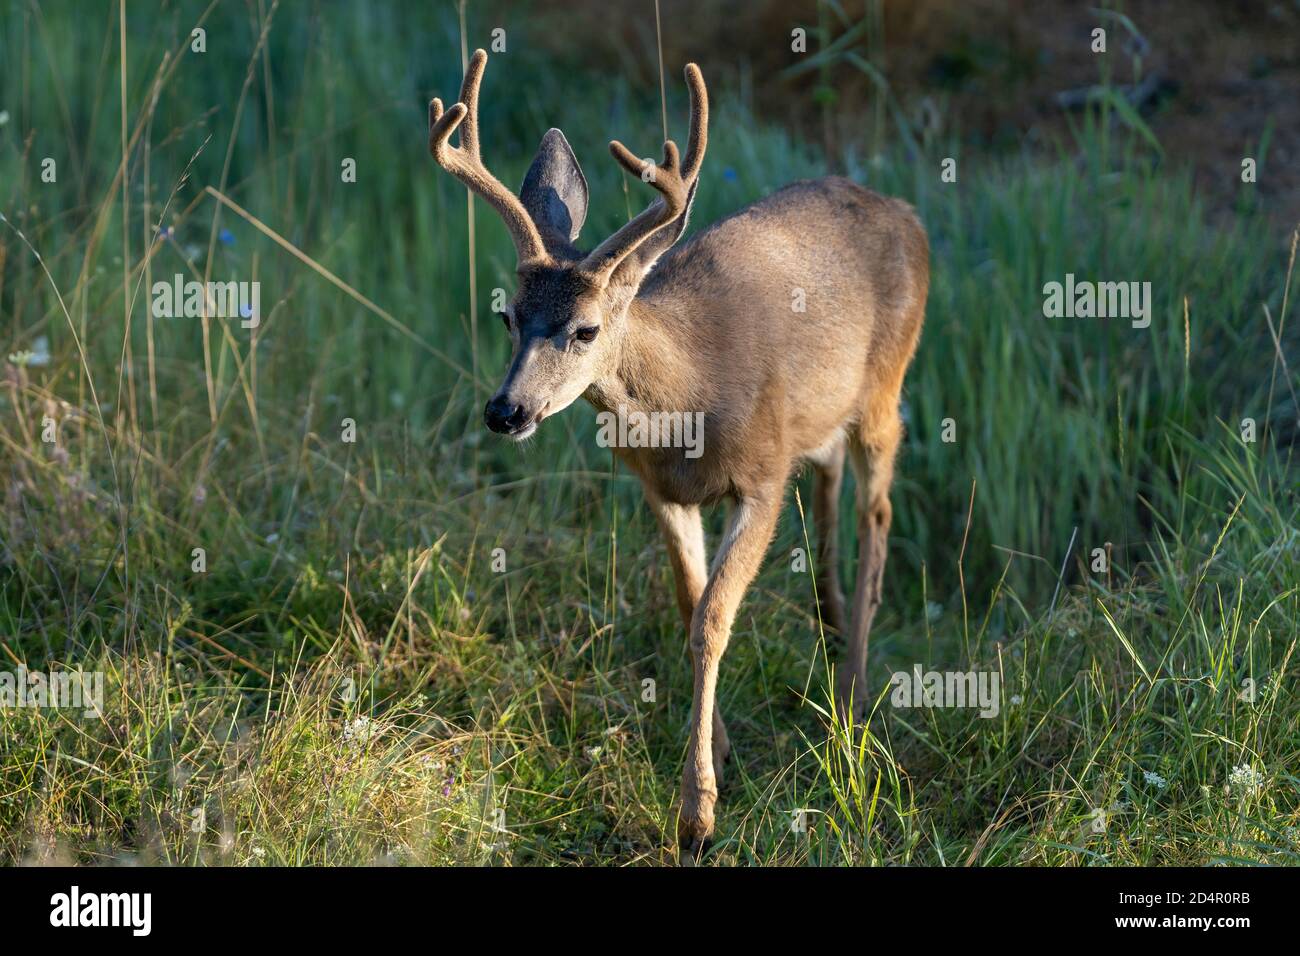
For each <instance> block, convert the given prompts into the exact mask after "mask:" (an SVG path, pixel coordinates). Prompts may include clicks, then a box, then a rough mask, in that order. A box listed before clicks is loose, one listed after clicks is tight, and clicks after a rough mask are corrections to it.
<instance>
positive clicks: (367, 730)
mask: <svg viewBox="0 0 1300 956" xmlns="http://www.w3.org/2000/svg"><path fill="white" fill-rule="evenodd" d="M374 736H375V728H374V726H373V725H372V724H371V722H370V718H369V717H358V718H357V719H356V720H354V721H352V722H351V723H347V724H344V725H343V742H344V743H346V744H352V745H353V746H354V747H362V746H364V745H365V744H367V743H369V742H370V740H371V738H372V737H374Z"/></svg>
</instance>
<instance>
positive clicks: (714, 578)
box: [677, 488, 781, 859]
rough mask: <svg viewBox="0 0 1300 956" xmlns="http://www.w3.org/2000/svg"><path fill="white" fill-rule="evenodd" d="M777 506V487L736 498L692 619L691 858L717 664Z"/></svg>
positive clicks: (685, 798)
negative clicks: (693, 686)
mask: <svg viewBox="0 0 1300 956" xmlns="http://www.w3.org/2000/svg"><path fill="white" fill-rule="evenodd" d="M780 508H781V489H780V488H773V489H769V490H767V491H766V492H764V493H762V494H758V495H752V496H748V497H745V498H742V499H741V500H740V502H739V503H738V504H737V505H736V508H735V509H734V510H733V511H732V513H731V517H730V519H729V521H728V522H727V531H726V534H725V535H724V536H723V540H722V545H721V546H720V547H719V549H718V554H717V557H715V558H714V561H713V571H712V573H711V574H710V575H709V581H708V584H706V585H705V587H704V593H703V594H702V595H701V597H700V600H699V603H698V604H697V605H696V607H695V613H694V615H693V616H692V618H691V659H692V663H693V664H694V666H695V695H694V699H693V701H692V706H691V732H690V740H689V742H688V744H687V748H686V766H685V768H684V770H683V771H682V807H681V811H680V814H679V816H678V818H677V840H678V843H679V845H680V846H681V848H682V851H683V852H684V853H686V854H689V856H690V857H691V858H692V859H695V858H698V857H699V856H700V855H701V854H703V853H704V851H705V850H706V849H707V847H708V843H709V840H710V838H711V837H712V836H713V808H714V805H715V804H716V803H717V800H718V782H717V774H716V773H715V771H714V754H713V727H714V717H715V715H716V713H717V704H716V697H717V690H718V663H719V662H720V661H721V660H722V654H723V652H724V651H725V650H726V649H727V641H728V639H729V638H730V637H731V625H732V622H733V621H734V620H735V618H736V609H737V608H738V607H739V606H740V600H741V598H742V597H744V594H745V590H746V589H747V588H748V587H749V583H750V581H752V580H753V579H754V575H755V574H756V573H757V572H758V567H759V565H760V564H761V563H762V561H763V553H764V552H765V551H766V550H767V544H768V541H770V540H771V538H772V531H773V530H774V529H775V527H776V518H777V514H778V513H779V512H780Z"/></svg>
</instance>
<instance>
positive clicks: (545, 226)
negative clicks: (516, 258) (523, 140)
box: [519, 129, 587, 246]
mask: <svg viewBox="0 0 1300 956" xmlns="http://www.w3.org/2000/svg"><path fill="white" fill-rule="evenodd" d="M519 198H520V200H521V201H522V202H523V204H524V208H525V209H527V210H528V214H529V215H530V216H532V217H533V222H535V223H536V224H537V231H538V232H540V233H541V234H542V239H543V240H545V242H546V244H547V245H548V246H555V245H560V246H566V245H569V244H570V243H572V242H573V241H574V240H575V239H577V238H578V230H579V229H581V228H582V223H583V220H584V219H586V218H587V177H586V176H584V175H582V167H581V166H579V165H578V157H576V156H574V155H573V148H572V147H570V146H569V141H568V140H567V139H565V138H564V134H563V133H561V132H560V131H559V130H558V129H548V130H547V131H546V135H545V136H543V137H542V145H541V146H539V147H538V148H537V156H536V157H535V158H534V159H533V164H532V165H531V166H529V167H528V173H527V175H525V176H524V185H523V186H522V187H521V188H520V190H519Z"/></svg>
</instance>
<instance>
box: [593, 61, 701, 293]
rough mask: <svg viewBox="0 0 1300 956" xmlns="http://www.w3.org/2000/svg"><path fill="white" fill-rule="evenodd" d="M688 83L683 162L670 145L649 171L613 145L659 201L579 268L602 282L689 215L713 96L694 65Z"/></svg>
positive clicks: (619, 158) (622, 161)
mask: <svg viewBox="0 0 1300 956" xmlns="http://www.w3.org/2000/svg"><path fill="white" fill-rule="evenodd" d="M686 83H687V86H688V87H689V88H690V92H691V131H690V136H689V138H688V139H687V141H686V159H685V162H682V161H681V160H680V158H679V156H678V154H677V144H676V143H674V142H673V141H672V140H671V139H670V140H666V141H665V142H664V159H663V162H662V163H660V164H659V165H658V166H653V164H649V165H647V164H646V163H645V162H643V161H642V160H640V159H638V158H637V157H636V156H634V155H633V154H632V151H631V150H629V149H628V148H627V147H626V146H624V145H623V144H622V143H620V142H619V141H618V140H614V141H613V142H612V143H610V144H609V151H610V153H612V154H613V156H614V159H616V160H617V161H618V163H619V165H620V166H622V167H623V168H624V169H626V170H627V171H628V172H629V173H631V174H632V175H633V176H636V177H638V178H645V176H644V173H645V172H649V173H650V176H649V178H646V182H648V183H649V184H650V185H651V186H653V187H654V189H655V190H657V191H658V192H659V195H660V198H659V199H656V200H655V201H654V202H653V203H652V204H651V205H649V206H647V207H646V208H645V209H644V210H643V211H642V212H641V213H640V214H639V215H638V216H636V217H635V218H634V219H632V220H631V221H629V222H628V223H627V224H626V225H624V226H623V227H622V228H621V229H619V230H618V231H617V232H616V233H614V234H613V235H612V236H610V237H609V238H608V239H606V240H605V241H604V242H602V243H601V244H600V245H599V246H597V247H596V248H595V249H594V250H592V252H591V253H590V254H589V255H588V256H587V258H586V259H584V260H583V261H582V264H581V265H580V266H579V268H580V269H581V270H582V271H584V272H588V273H590V274H592V275H593V276H595V277H596V278H597V279H598V280H600V281H604V280H607V279H608V278H609V276H610V275H611V274H612V273H613V271H614V270H615V269H617V268H618V265H619V263H620V262H622V261H623V260H624V259H626V258H627V257H628V256H629V255H631V254H632V253H633V252H634V251H635V250H636V248H637V246H639V245H640V244H641V243H642V242H644V241H645V240H646V239H647V238H649V237H650V236H651V235H652V234H653V233H654V232H655V231H656V230H658V229H659V228H660V227H661V226H666V225H667V224H668V223H670V222H672V221H673V220H674V219H676V218H677V217H678V216H680V215H681V214H682V213H683V212H684V211H685V209H686V204H687V198H688V197H689V195H690V192H691V187H692V186H693V185H694V184H695V180H696V179H697V178H698V177H699V174H700V166H701V164H702V163H703V162H704V150H705V148H706V147H707V145H708V138H709V95H708V91H707V90H706V89H705V87H704V77H703V75H702V74H701V73H700V68H699V67H698V66H696V65H695V64H694V63H690V64H688V65H687V67H686ZM651 167H653V168H651Z"/></svg>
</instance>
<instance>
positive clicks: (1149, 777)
mask: <svg viewBox="0 0 1300 956" xmlns="http://www.w3.org/2000/svg"><path fill="white" fill-rule="evenodd" d="M1142 779H1144V780H1145V781H1146V782H1147V783H1149V784H1151V786H1153V787H1155V788H1156V789H1157V790H1163V789H1164V788H1165V787H1167V786H1169V781H1168V780H1166V779H1165V778H1164V777H1162V776H1160V774H1158V773H1156V772H1155V771H1153V770H1143V771H1142Z"/></svg>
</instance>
